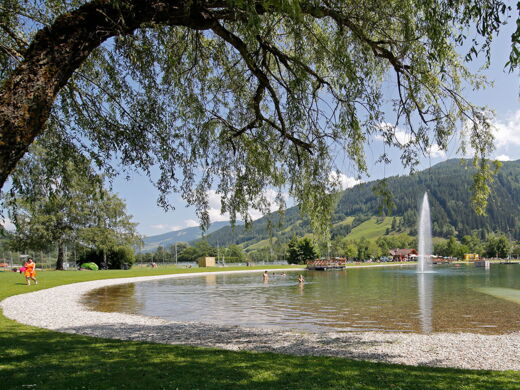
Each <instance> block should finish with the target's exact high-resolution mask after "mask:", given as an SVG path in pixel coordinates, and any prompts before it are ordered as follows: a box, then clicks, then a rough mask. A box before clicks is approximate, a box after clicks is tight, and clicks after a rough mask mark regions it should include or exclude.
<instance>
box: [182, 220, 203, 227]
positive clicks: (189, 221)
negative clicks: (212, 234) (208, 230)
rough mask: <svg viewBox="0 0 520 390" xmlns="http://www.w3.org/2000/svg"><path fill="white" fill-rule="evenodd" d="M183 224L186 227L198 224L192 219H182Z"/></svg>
mask: <svg viewBox="0 0 520 390" xmlns="http://www.w3.org/2000/svg"><path fill="white" fill-rule="evenodd" d="M184 225H186V227H197V226H199V225H200V224H199V223H198V222H197V221H195V220H194V219H186V220H184Z"/></svg>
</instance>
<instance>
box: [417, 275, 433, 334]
mask: <svg viewBox="0 0 520 390" xmlns="http://www.w3.org/2000/svg"><path fill="white" fill-rule="evenodd" d="M433 275H434V274H432V273H418V274H417V291H418V293H419V310H420V320H421V330H422V332H423V333H431V332H432V331H433V321H432V310H433Z"/></svg>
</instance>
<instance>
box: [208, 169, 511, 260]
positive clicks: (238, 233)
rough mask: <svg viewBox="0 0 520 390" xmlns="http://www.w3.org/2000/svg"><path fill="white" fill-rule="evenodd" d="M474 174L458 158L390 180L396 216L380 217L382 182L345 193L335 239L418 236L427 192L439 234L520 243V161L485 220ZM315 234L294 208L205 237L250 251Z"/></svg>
mask: <svg viewBox="0 0 520 390" xmlns="http://www.w3.org/2000/svg"><path fill="white" fill-rule="evenodd" d="M474 173H475V170H474V168H472V167H471V163H470V161H468V160H461V159H453V160H448V161H445V162H442V163H439V164H437V165H435V166H433V167H431V168H429V169H427V170H424V171H421V172H418V173H415V174H413V175H406V176H394V177H390V178H388V179H387V180H386V181H387V185H388V188H389V189H390V191H391V192H392V194H393V198H394V199H393V200H394V202H395V208H394V210H393V211H392V214H391V216H384V215H381V213H380V209H381V206H382V204H381V202H382V200H381V198H380V197H378V196H377V195H375V193H374V187H375V186H376V185H377V184H378V183H379V181H373V182H369V183H363V184H358V185H356V186H355V187H353V188H350V189H347V190H345V191H344V192H343V193H342V194H341V195H340V198H339V201H338V204H337V207H336V210H335V212H334V215H333V218H332V229H331V233H332V236H333V238H334V237H337V236H347V237H348V238H350V239H359V238H362V237H364V238H367V239H374V238H377V237H380V236H382V235H385V234H388V233H392V232H395V233H397V232H403V231H406V232H407V233H409V234H411V235H415V234H416V226H417V211H418V207H419V201H420V199H421V198H422V195H423V194H424V192H425V191H428V194H429V198H430V209H431V215H432V230H433V234H434V236H437V237H445V238H448V237H450V236H452V235H455V236H458V237H462V236H464V235H468V234H471V233H472V232H474V231H477V232H478V233H479V234H480V235H481V236H482V237H485V236H486V235H487V234H488V233H490V232H504V233H507V234H510V235H511V237H512V238H513V239H520V160H519V161H509V162H504V163H503V166H502V167H501V169H500V170H499V173H498V174H497V176H496V177H495V182H494V183H493V184H492V191H491V195H490V199H489V204H488V207H487V215H486V216H479V215H477V214H476V213H475V212H474V210H473V209H472V206H471V186H472V184H473V174H474ZM311 233H312V230H311V227H310V223H309V221H308V220H307V219H305V218H302V217H301V215H300V212H299V209H298V207H292V208H290V209H287V210H286V212H285V215H284V216H282V217H280V216H279V215H278V214H277V213H273V214H271V215H268V216H265V217H263V218H261V219H258V220H256V221H254V222H253V224H252V226H251V228H250V229H249V230H246V229H245V227H244V226H237V227H235V229H232V228H231V227H230V226H227V227H224V228H222V229H220V230H218V231H216V232H214V233H211V234H209V235H208V236H207V238H206V239H207V241H208V242H209V243H210V244H212V245H216V244H217V243H218V244H219V245H221V246H222V245H229V244H240V245H242V246H243V247H244V248H245V249H246V250H248V251H251V250H257V249H260V248H265V247H267V246H269V245H271V244H273V245H277V244H282V243H287V242H288V241H289V240H290V239H291V238H292V237H293V236H294V235H296V236H300V237H301V236H305V235H308V234H311Z"/></svg>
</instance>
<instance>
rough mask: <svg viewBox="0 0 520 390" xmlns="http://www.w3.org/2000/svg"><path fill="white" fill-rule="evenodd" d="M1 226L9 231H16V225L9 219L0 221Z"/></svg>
mask: <svg viewBox="0 0 520 390" xmlns="http://www.w3.org/2000/svg"><path fill="white" fill-rule="evenodd" d="M0 224H1V225H2V226H3V227H4V228H5V229H6V230H9V231H13V230H16V228H15V226H14V224H13V223H12V222H11V220H10V219H9V218H5V219H4V220H3V221H2V220H1V219H0Z"/></svg>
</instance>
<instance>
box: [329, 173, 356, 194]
mask: <svg viewBox="0 0 520 390" xmlns="http://www.w3.org/2000/svg"><path fill="white" fill-rule="evenodd" d="M329 179H330V180H333V181H339V184H340V186H341V189H342V190H345V189H347V188H350V187H354V186H355V185H356V184H359V183H361V180H359V179H356V178H355V177H350V176H347V175H345V174H344V173H341V172H340V173H339V174H338V172H336V171H333V172H331V173H330V174H329Z"/></svg>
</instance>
